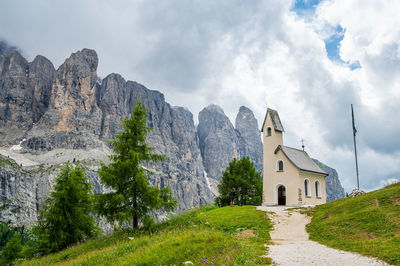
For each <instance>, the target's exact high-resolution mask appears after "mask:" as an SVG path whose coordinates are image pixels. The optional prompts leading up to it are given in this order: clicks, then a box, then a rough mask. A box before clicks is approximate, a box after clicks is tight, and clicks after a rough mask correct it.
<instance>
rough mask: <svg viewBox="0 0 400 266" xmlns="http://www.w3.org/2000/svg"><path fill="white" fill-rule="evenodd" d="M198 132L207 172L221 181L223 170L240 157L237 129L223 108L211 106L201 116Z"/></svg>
mask: <svg viewBox="0 0 400 266" xmlns="http://www.w3.org/2000/svg"><path fill="white" fill-rule="evenodd" d="M197 132H198V134H199V144H200V150H201V154H202V156H203V163H204V167H205V170H206V171H207V174H208V176H209V177H210V178H212V179H214V180H217V181H219V180H220V179H221V173H222V170H223V169H225V168H226V167H227V166H228V164H229V162H230V161H232V159H233V158H239V156H240V152H239V139H238V136H237V134H236V131H235V128H234V127H233V125H232V123H231V121H230V120H229V118H228V117H227V116H226V115H225V113H224V111H223V110H222V108H221V107H219V106H217V105H210V106H208V107H206V108H204V109H203V110H202V111H201V112H200V114H199V125H198V126H197Z"/></svg>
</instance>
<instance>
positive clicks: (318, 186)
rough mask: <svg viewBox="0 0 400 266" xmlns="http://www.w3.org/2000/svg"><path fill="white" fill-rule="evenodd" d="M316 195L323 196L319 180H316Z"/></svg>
mask: <svg viewBox="0 0 400 266" xmlns="http://www.w3.org/2000/svg"><path fill="white" fill-rule="evenodd" d="M315 196H316V197H317V198H321V184H320V183H319V181H315Z"/></svg>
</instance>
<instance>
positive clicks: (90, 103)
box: [0, 49, 213, 223]
mask: <svg viewBox="0 0 400 266" xmlns="http://www.w3.org/2000/svg"><path fill="white" fill-rule="evenodd" d="M7 53H8V52H7ZM7 55H8V54H7ZM7 58H11V59H7ZM7 58H6V57H4V56H2V57H1V60H2V61H1V62H2V65H1V66H2V68H1V69H2V71H1V72H0V74H1V76H0V78H1V79H0V84H4V86H2V87H1V90H0V95H1V96H0V97H2V98H1V103H2V105H0V108H1V107H3V106H7V103H8V102H7V101H6V100H9V99H11V100H10V103H8V104H9V105H10V104H11V103H15V102H17V104H15V105H13V106H9V107H7V108H8V110H9V111H11V110H12V111H13V114H14V113H16V114H18V115H19V116H21V119H20V120H19V121H20V122H21V123H20V124H16V122H15V119H14V117H10V118H9V117H8V116H7V115H8V113H7V112H8V111H7V112H4V111H3V112H2V113H1V114H0V119H1V120H0V123H1V124H0V132H4V134H3V135H4V136H7V137H9V136H10V138H9V141H8V142H7V143H3V144H2V145H0V146H4V144H13V145H15V146H13V147H11V148H4V147H3V148H2V149H3V151H4V152H5V153H6V154H11V155H15V154H17V155H18V156H17V157H18V158H19V159H20V162H21V163H24V162H26V161H27V160H24V158H26V159H28V158H29V159H28V160H29V165H34V164H37V165H38V164H39V163H43V160H41V159H40V160H38V162H37V163H35V158H36V159H38V158H39V157H45V158H47V159H48V160H47V161H46V162H45V164H47V165H45V166H44V167H45V168H46V169H51V168H49V167H52V166H51V165H56V164H59V163H60V160H61V162H62V161H63V160H62V158H65V159H64V160H65V161H67V160H72V157H74V159H75V155H72V154H76V155H79V156H81V155H82V156H83V157H84V158H86V159H88V157H87V155H85V154H90V153H91V152H96V156H95V154H93V156H95V157H96V158H105V154H107V152H106V153H104V154H103V152H104V151H106V150H107V149H106V148H105V147H104V146H105V141H107V140H110V139H112V137H113V135H114V134H116V133H117V132H119V130H120V129H121V124H120V120H121V119H122V118H124V117H127V116H129V115H130V111H131V110H132V107H133V106H134V104H136V102H137V100H139V99H140V100H141V101H143V103H144V106H145V107H146V108H147V110H148V111H149V112H148V124H149V126H151V127H153V130H152V131H151V133H150V134H149V135H148V138H147V142H148V143H149V144H150V145H151V146H153V147H155V148H156V152H158V153H162V154H166V155H167V158H166V160H165V161H164V162H163V163H161V164H156V165H147V166H146V167H148V168H150V169H153V170H155V172H156V175H154V176H151V177H150V181H151V182H152V183H153V184H154V185H156V186H159V187H170V188H171V189H172V191H173V193H174V195H175V197H177V198H178V200H179V209H178V210H184V209H187V208H191V207H194V206H198V205H200V204H205V203H210V202H212V200H213V194H212V193H211V191H210V186H209V184H208V183H207V181H206V179H205V171H204V168H203V163H202V157H201V153H200V149H199V146H198V139H197V134H196V130H195V127H194V122H193V116H192V114H191V113H190V112H189V111H187V110H185V109H184V108H180V107H171V106H170V105H169V104H168V103H166V102H165V99H164V95H163V94H162V93H160V92H158V91H151V90H149V89H147V88H146V87H144V86H143V85H140V84H138V83H136V82H133V81H125V80H124V79H123V78H122V77H121V76H120V75H118V74H110V75H108V76H107V77H106V78H105V79H104V80H103V81H102V82H101V83H99V82H97V80H98V78H97V75H96V69H97V63H98V59H97V54H96V52H95V51H93V50H89V49H83V50H82V51H78V52H76V53H73V54H72V55H71V56H70V57H69V58H68V59H67V60H66V61H65V62H64V64H63V65H61V66H60V67H59V69H58V70H57V72H56V71H55V70H54V68H52V65H51V63H50V65H49V61H48V60H47V59H45V58H43V57H41V56H38V57H37V58H36V59H35V60H34V61H33V62H32V63H30V64H29V63H28V62H26V60H25V59H24V58H23V57H22V56H21V55H19V54H18V53H17V52H15V51H13V52H12V53H11V52H10V55H9V57H7ZM7 60H8V61H7ZM30 66H32V67H31V68H32V69H31V71H30V70H29V67H30ZM27 67H28V71H26V68H27ZM30 75H31V76H30ZM10 80H11V81H10ZM10 88H11V89H10ZM26 88H30V90H29V93H27V90H26ZM9 91H11V93H14V94H15V95H14V94H12V95H11V97H10V95H9V94H10V93H9ZM7 108H5V107H4V108H3V109H0V110H5V109H7ZM4 114H6V115H4ZM1 115H2V116H1ZM17 122H18V120H17ZM13 123H14V124H13ZM11 126H13V127H11ZM10 128H12V129H13V128H15V129H16V130H19V131H20V132H21V133H20V134H19V135H18V137H15V135H16V134H13V133H12V132H11V133H10V130H9V129H10ZM14 147H16V150H14V149H15V148H14ZM7 149H8V150H7ZM57 150H59V151H57ZM77 150H81V151H82V152H79V153H76V152H75V151H77ZM11 151H12V152H11ZM4 152H3V154H4ZM18 152H21V153H18ZM25 152H27V153H25ZM98 152H100V153H102V154H100V155H98V154H97V153H98ZM69 153H70V154H71V156H68V154H69ZM24 154H25V155H24ZM50 154H52V155H53V156H54V155H55V157H54V158H52V157H51V155H50ZM35 156H36V157H35ZM21 157H22V160H21ZM32 162H33V163H32ZM0 168H1V166H0ZM37 169H38V167H32V168H29V169H27V168H26V167H23V168H21V167H19V168H18V169H14V171H13V172H12V173H13V174H10V173H8V172H7V174H6V173H1V174H0V182H2V184H3V185H2V187H1V193H2V195H4V197H3V198H4V199H12V201H13V202H14V203H18V204H16V205H15V204H14V205H9V207H10V208H11V209H13V208H14V207H12V206H19V207H18V208H17V209H18V212H16V213H14V214H13V215H14V216H15V217H14V218H13V219H12V220H13V221H15V222H16V223H19V222H21V221H23V219H26V221H33V220H35V219H36V216H35V215H33V214H31V213H26V212H25V211H24V210H25V209H31V208H33V207H32V206H33V205H32V204H31V203H32V202H35V201H36V199H37V198H39V199H42V198H44V197H45V196H46V195H48V193H49V191H50V188H51V182H52V181H51V180H53V178H54V177H55V176H56V174H57V173H56V172H54V174H53V172H52V173H46V177H43V176H40V175H38V174H36V172H35V171H36V170H37ZM7 171H9V169H8V170H7ZM34 172H35V173H34ZM12 176H15V177H12ZM18 176H26V178H17V177H18ZM92 177H93V178H94V179H93V180H97V179H96V178H97V175H96V174H95V172H94V171H92ZM46 180H47V181H46ZM49 180H50V181H49ZM29 182H31V183H29ZM43 182H44V183H46V184H47V185H46V186H43V185H42V184H44V183H43ZM97 183H98V182H97ZM5 184H7V185H5ZM10 185H11V186H15V187H19V188H18V191H20V193H17V194H18V195H19V196H18V200H15V193H14V192H15V191H17V190H13V191H14V192H13V193H10V190H7V189H6V188H7V187H10ZM38 187H41V188H43V187H46V189H41V188H40V189H37V188H38ZM97 187H98V186H97ZM7 191H8V192H7ZM40 191H42V192H43V193H39V192H40ZM99 191H101V190H100V188H99ZM21 197H22V198H23V199H22V198H21ZM25 207H26V208H25ZM10 208H8V210H10ZM35 211H36V209H35ZM4 213H5V212H4ZM8 213H11V214H10V215H12V212H8ZM3 216H4V215H3ZM17 216H18V217H25V218H21V219H22V220H21V219H20V218H18V217H17ZM28 217H29V218H28ZM1 219H6V217H5V216H4V217H3V218H1Z"/></svg>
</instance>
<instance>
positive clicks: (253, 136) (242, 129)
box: [235, 106, 263, 171]
mask: <svg viewBox="0 0 400 266" xmlns="http://www.w3.org/2000/svg"><path fill="white" fill-rule="evenodd" d="M235 127H236V130H237V132H238V133H239V134H238V137H239V151H240V157H245V156H248V157H250V160H251V161H252V162H253V163H254V166H255V168H256V169H257V170H258V171H262V167H263V165H262V163H263V154H262V142H261V137H260V135H261V132H260V130H259V129H258V123H257V120H256V118H255V117H254V114H253V112H252V111H251V110H250V109H249V108H247V107H245V106H241V107H240V109H239V113H238V114H237V116H236V121H235Z"/></svg>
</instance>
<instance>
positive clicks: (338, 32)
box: [292, 0, 361, 70]
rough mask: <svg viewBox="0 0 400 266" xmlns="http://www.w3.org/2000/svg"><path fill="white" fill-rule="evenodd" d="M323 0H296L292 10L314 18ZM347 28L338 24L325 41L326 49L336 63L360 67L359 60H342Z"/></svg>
mask: <svg viewBox="0 0 400 266" xmlns="http://www.w3.org/2000/svg"><path fill="white" fill-rule="evenodd" d="M322 1H323V0H296V1H295V3H294V5H293V7H292V11H293V12H295V13H296V14H297V16H299V17H302V18H303V19H304V20H305V21H310V20H312V18H313V16H314V14H315V9H316V8H317V6H318V5H319V4H320V3H321V2H322ZM344 33H345V29H343V28H342V27H341V26H340V25H337V26H336V28H335V29H334V33H333V34H332V35H331V36H330V37H329V38H327V39H325V40H324V42H325V49H326V52H327V54H328V58H329V59H330V60H331V61H333V62H336V63H340V64H344V65H347V66H348V67H349V68H350V69H351V70H354V69H357V68H360V67H361V65H360V63H359V62H355V63H351V64H350V63H349V62H345V61H343V60H342V58H341V57H340V42H341V41H342V40H343V37H344Z"/></svg>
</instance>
